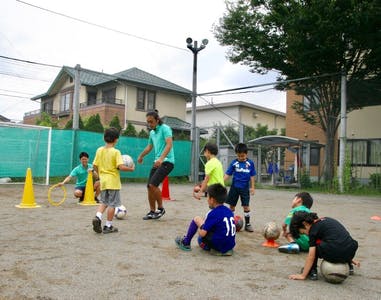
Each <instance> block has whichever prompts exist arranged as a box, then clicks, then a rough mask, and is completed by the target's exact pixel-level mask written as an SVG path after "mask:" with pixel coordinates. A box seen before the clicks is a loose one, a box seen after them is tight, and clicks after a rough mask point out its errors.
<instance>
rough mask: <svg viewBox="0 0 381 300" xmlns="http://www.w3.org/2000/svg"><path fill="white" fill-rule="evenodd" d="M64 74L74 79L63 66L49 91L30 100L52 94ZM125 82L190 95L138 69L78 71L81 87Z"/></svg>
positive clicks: (72, 74)
mask: <svg viewBox="0 0 381 300" xmlns="http://www.w3.org/2000/svg"><path fill="white" fill-rule="evenodd" d="M65 74H68V75H69V76H70V77H72V78H74V77H75V68H72V67H68V66H64V67H62V69H61V71H60V72H59V73H58V75H57V77H56V78H55V80H54V81H53V83H52V84H51V85H50V88H49V90H48V91H47V92H46V93H44V94H41V95H38V96H35V97H33V98H32V100H36V99H39V98H41V97H44V96H47V95H50V94H53V93H54V90H55V85H56V83H57V82H58V81H59V80H60V79H61V78H62V76H64V75H65ZM114 80H118V81H125V82H127V83H130V84H133V85H140V86H147V87H151V88H152V87H154V88H157V89H162V90H167V91H170V92H175V93H180V94H184V95H189V98H190V95H191V93H192V92H191V91H190V90H188V89H186V88H183V87H181V86H179V85H177V84H174V83H172V82H170V81H167V80H165V79H162V78H160V77H157V76H155V75H152V74H150V73H147V72H145V71H142V70H140V69H138V68H131V69H128V70H125V71H122V72H119V73H116V74H106V73H102V72H97V71H92V70H88V69H84V68H81V70H80V81H81V85H87V86H97V85H100V84H103V83H107V82H110V81H114Z"/></svg>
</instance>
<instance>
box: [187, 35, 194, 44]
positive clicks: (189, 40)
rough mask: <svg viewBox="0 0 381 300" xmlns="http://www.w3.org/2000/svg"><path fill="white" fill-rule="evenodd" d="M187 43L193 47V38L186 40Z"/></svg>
mask: <svg viewBox="0 0 381 300" xmlns="http://www.w3.org/2000/svg"><path fill="white" fill-rule="evenodd" d="M186 42H187V45H192V42H193V40H192V38H190V37H189V38H187V39H186Z"/></svg>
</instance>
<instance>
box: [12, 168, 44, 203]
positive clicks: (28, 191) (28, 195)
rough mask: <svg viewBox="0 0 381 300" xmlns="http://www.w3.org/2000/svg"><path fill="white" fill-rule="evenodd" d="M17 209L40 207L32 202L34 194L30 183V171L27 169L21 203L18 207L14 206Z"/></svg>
mask: <svg viewBox="0 0 381 300" xmlns="http://www.w3.org/2000/svg"><path fill="white" fill-rule="evenodd" d="M15 206H16V207H18V208H36V207H40V205H37V204H36V202H35V201H34V193H33V182H32V170H31V169H30V168H28V169H27V170H26V178H25V185H24V194H23V196H22V200H21V203H20V204H19V205H15Z"/></svg>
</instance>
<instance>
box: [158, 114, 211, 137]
mask: <svg viewBox="0 0 381 300" xmlns="http://www.w3.org/2000/svg"><path fill="white" fill-rule="evenodd" d="M161 120H162V121H163V123H164V124H167V125H168V126H169V127H171V128H172V129H177V130H184V131H191V129H192V128H191V126H192V125H191V124H190V123H188V122H185V121H183V120H181V119H179V118H176V117H169V116H164V117H161ZM200 133H201V134H205V133H208V131H206V130H205V129H202V128H201V129H200Z"/></svg>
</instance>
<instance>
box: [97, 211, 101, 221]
mask: <svg viewBox="0 0 381 300" xmlns="http://www.w3.org/2000/svg"><path fill="white" fill-rule="evenodd" d="M96 216H97V217H98V219H99V220H102V213H101V212H99V211H97V214H96Z"/></svg>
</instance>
